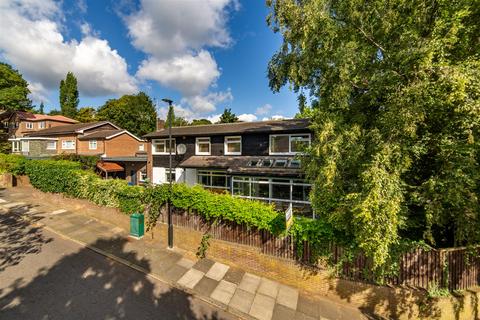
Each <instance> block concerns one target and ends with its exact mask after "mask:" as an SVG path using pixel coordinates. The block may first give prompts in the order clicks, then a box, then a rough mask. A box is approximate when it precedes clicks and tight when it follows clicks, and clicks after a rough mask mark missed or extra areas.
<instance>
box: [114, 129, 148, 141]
mask: <svg viewBox="0 0 480 320" xmlns="http://www.w3.org/2000/svg"><path fill="white" fill-rule="evenodd" d="M124 133H126V134H128V135H129V136H131V137H132V138H134V139H136V140H138V141H141V142H145V140H142V139H140V138H139V137H137V136H136V135H134V134H133V133H131V132H130V131H127V130H122V131H120V132H118V133H115V134H112V135H111V136H108V137H106V138H105V139H107V140H110V139H112V138H115V137H117V136H119V135H121V134H124Z"/></svg>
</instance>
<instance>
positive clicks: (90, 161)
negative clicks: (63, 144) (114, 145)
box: [52, 153, 99, 170]
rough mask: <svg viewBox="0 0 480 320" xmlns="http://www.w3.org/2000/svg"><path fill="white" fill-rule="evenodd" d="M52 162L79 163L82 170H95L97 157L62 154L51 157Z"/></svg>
mask: <svg viewBox="0 0 480 320" xmlns="http://www.w3.org/2000/svg"><path fill="white" fill-rule="evenodd" d="M52 159H53V160H68V161H74V162H79V163H81V164H82V169H90V170H95V168H96V166H97V162H98V160H99V157H97V156H82V155H78V154H75V153H62V154H59V155H56V156H53V157H52Z"/></svg>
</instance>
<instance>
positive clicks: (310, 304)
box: [297, 294, 319, 319]
mask: <svg viewBox="0 0 480 320" xmlns="http://www.w3.org/2000/svg"><path fill="white" fill-rule="evenodd" d="M297 311H299V312H301V313H304V314H306V315H307V316H310V317H313V318H315V319H318V316H319V313H318V304H317V301H315V300H313V299H310V298H307V297H306V296H304V295H302V294H301V295H299V297H298V303H297Z"/></svg>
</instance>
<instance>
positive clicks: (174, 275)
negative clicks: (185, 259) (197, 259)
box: [165, 264, 187, 282]
mask: <svg viewBox="0 0 480 320" xmlns="http://www.w3.org/2000/svg"><path fill="white" fill-rule="evenodd" d="M185 272H187V269H186V268H184V267H181V266H179V265H177V264H174V265H173V266H172V267H171V268H170V269H168V270H167V272H165V277H166V278H167V279H169V280H171V281H172V282H177V281H178V279H180V278H181V277H182V276H183V275H184V274H185Z"/></svg>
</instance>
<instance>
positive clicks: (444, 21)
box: [268, 0, 480, 267]
mask: <svg viewBox="0 0 480 320" xmlns="http://www.w3.org/2000/svg"><path fill="white" fill-rule="evenodd" d="M268 5H269V6H270V8H271V14H270V16H269V17H268V22H269V24H270V26H271V27H272V29H273V30H274V31H275V32H280V33H281V34H282V36H283V44H282V45H281V46H280V48H279V50H278V51H277V52H276V53H275V55H274V56H273V57H272V59H271V61H270V63H269V67H268V75H269V79H270V86H271V88H272V89H273V90H274V91H278V90H280V88H281V87H282V86H284V85H286V84H287V83H288V84H289V85H291V86H292V87H293V88H294V90H295V91H296V92H298V93H300V94H304V95H309V96H310V98H311V99H312V100H313V102H312V110H313V124H312V128H313V130H314V132H315V140H314V143H313V145H312V147H311V150H310V151H309V152H308V157H307V172H308V176H309V178H310V179H311V180H312V181H313V182H314V188H313V194H312V200H313V205H314V207H315V210H316V213H317V215H318V216H319V217H320V219H322V220H324V221H327V222H328V223H330V224H331V225H332V226H333V228H334V229H335V231H336V232H337V235H343V238H344V239H345V240H346V241H348V243H350V244H353V245H355V246H356V247H357V248H360V249H362V250H363V251H364V252H366V254H367V255H368V256H370V257H372V258H373V260H374V263H375V264H374V267H378V266H381V265H383V264H384V262H385V261H387V259H388V258H389V256H390V252H391V249H392V247H394V246H395V245H396V244H397V243H398V242H399V241H400V239H401V238H402V237H405V238H409V239H413V240H421V239H423V240H425V241H427V242H429V243H431V244H433V245H437V246H451V245H468V244H471V243H478V242H479V241H480V217H479V213H480V210H479V201H478V194H479V181H480V175H479V165H478V160H479V140H480V136H479V129H480V126H479V124H480V101H479V97H480V62H479V57H480V40H479V39H480V38H479V36H478V35H479V34H480V2H479V1H478V0H460V1H450V0H428V1H426V0H394V1H393V0H392V1H386V0H381V1H380V0H377V1H375V0H373V1H364V0H342V1H335V0H303V1H300V0H272V1H268Z"/></svg>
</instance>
